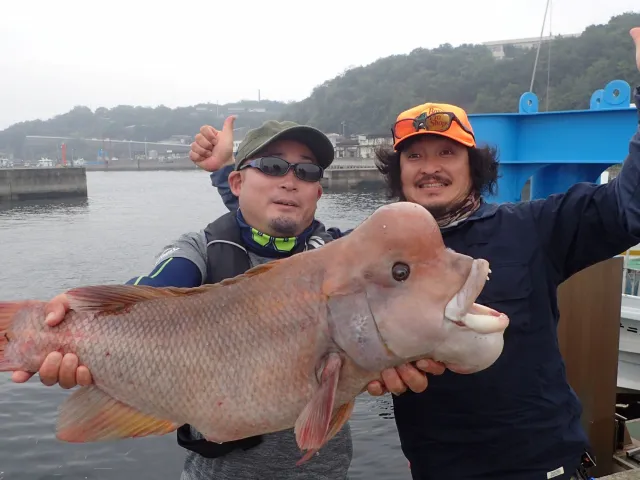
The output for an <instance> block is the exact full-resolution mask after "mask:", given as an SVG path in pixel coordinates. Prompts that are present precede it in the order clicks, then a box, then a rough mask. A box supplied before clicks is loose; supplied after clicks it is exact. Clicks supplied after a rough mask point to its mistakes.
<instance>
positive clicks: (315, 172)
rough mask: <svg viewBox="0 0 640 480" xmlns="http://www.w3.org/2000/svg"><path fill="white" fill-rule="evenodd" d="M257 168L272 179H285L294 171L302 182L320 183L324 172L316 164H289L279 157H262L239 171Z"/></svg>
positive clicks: (246, 164) (243, 166) (248, 163)
mask: <svg viewBox="0 0 640 480" xmlns="http://www.w3.org/2000/svg"><path fill="white" fill-rule="evenodd" d="M249 167H253V168H257V169H258V170H260V171H261V172H262V173H264V174H265V175H269V176H270V177H284V176H285V175H286V174H287V173H288V172H289V170H291V169H293V173H294V175H295V176H296V177H298V178H299V179H300V180H302V181H305V182H310V183H313V182H319V181H320V179H321V178H322V175H323V173H324V170H323V169H322V167H321V166H320V165H316V164H315V163H289V162H287V161H286V160H284V159H282V158H279V157H260V158H254V159H253V160H251V161H249V162H247V163H245V164H244V165H242V166H241V167H240V168H239V169H238V170H243V169H245V168H249Z"/></svg>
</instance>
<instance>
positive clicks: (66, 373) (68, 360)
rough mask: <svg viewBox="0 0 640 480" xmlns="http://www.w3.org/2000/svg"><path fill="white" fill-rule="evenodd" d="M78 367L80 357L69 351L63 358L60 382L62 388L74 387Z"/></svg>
mask: <svg viewBox="0 0 640 480" xmlns="http://www.w3.org/2000/svg"><path fill="white" fill-rule="evenodd" d="M77 368H78V357H77V356H76V355H74V354H73V353H68V354H66V355H65V356H64V357H63V358H62V363H61V365H60V372H59V374H58V376H59V379H58V383H59V384H60V386H61V387H62V388H73V387H75V386H76V385H77V384H78V382H77V381H76V370H77Z"/></svg>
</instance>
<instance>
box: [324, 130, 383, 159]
mask: <svg viewBox="0 0 640 480" xmlns="http://www.w3.org/2000/svg"><path fill="white" fill-rule="evenodd" d="M332 143H333V141H332ZM391 144H393V138H392V137H391V134H390V133H370V134H366V135H365V134H359V135H352V136H351V137H350V138H344V137H339V138H338V139H337V140H336V144H335V155H336V158H375V149H376V147H378V146H380V145H391Z"/></svg>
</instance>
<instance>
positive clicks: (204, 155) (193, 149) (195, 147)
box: [191, 142, 212, 159]
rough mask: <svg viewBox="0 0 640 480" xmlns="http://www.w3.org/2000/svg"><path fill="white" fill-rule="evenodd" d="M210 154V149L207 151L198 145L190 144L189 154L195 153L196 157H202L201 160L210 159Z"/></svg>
mask: <svg viewBox="0 0 640 480" xmlns="http://www.w3.org/2000/svg"><path fill="white" fill-rule="evenodd" d="M211 152H212V150H211V149H209V150H207V149H206V148H204V147H202V146H200V145H198V144H197V143H195V142H194V143H192V144H191V153H195V154H196V155H198V156H200V157H202V158H203V159H205V158H208V157H210V156H211Z"/></svg>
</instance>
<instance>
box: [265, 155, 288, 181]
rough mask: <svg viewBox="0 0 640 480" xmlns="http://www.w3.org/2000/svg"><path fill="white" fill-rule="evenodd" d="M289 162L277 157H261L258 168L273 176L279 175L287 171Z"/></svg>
mask: <svg viewBox="0 0 640 480" xmlns="http://www.w3.org/2000/svg"><path fill="white" fill-rule="evenodd" d="M288 168H289V164H288V163H287V162H285V161H284V160H283V159H281V158H278V157H263V158H262V160H261V161H260V170H262V172H263V173H265V174H267V175H271V176H273V177H281V176H283V175H285V174H286V173H287V169H288Z"/></svg>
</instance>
